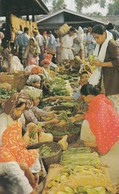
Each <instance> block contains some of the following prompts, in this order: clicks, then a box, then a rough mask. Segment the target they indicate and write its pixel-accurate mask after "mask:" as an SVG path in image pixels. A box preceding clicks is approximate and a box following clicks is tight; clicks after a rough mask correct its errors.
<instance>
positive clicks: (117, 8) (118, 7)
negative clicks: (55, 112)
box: [108, 0, 119, 15]
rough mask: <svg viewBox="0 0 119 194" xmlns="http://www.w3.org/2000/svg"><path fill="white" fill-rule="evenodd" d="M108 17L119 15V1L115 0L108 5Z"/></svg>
mask: <svg viewBox="0 0 119 194" xmlns="http://www.w3.org/2000/svg"><path fill="white" fill-rule="evenodd" d="M108 15H119V0H114V2H113V4H111V3H110V4H109V5H108Z"/></svg>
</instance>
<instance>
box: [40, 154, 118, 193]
mask: <svg viewBox="0 0 119 194" xmlns="http://www.w3.org/2000/svg"><path fill="white" fill-rule="evenodd" d="M69 158H70V156H69ZM77 160H78V158H77ZM51 173H52V174H51ZM115 193H116V189H115V187H114V185H113V184H112V183H111V181H110V178H109V176H108V173H107V169H106V168H105V167H99V168H96V167H94V166H74V168H73V169H72V171H70V170H68V169H65V168H64V167H63V166H60V165H59V166H58V165H57V166H56V165H52V166H50V169H49V172H48V178H47V182H46V186H45V189H44V191H43V194H115Z"/></svg>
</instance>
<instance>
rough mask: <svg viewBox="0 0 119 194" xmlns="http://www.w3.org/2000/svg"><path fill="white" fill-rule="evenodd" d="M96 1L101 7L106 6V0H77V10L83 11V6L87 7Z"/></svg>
mask: <svg viewBox="0 0 119 194" xmlns="http://www.w3.org/2000/svg"><path fill="white" fill-rule="evenodd" d="M95 3H98V4H99V5H100V6H101V7H105V4H106V0H83V1H82V0H75V4H76V10H77V11H78V12H81V10H82V8H83V7H85V8H87V7H89V6H91V5H93V4H95Z"/></svg>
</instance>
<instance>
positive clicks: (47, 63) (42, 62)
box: [41, 59, 50, 65]
mask: <svg viewBox="0 0 119 194" xmlns="http://www.w3.org/2000/svg"><path fill="white" fill-rule="evenodd" d="M45 64H46V65H50V61H49V60H48V59H44V60H42V61H41V65H45Z"/></svg>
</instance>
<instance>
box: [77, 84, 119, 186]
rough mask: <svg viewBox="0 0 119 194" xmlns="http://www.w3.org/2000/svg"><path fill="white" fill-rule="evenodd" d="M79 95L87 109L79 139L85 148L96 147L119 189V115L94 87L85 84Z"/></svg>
mask: <svg viewBox="0 0 119 194" xmlns="http://www.w3.org/2000/svg"><path fill="white" fill-rule="evenodd" d="M81 94H82V97H83V99H84V101H85V102H86V103H88V107H89V108H88V112H87V113H86V115H84V119H85V120H84V122H83V124H82V129H81V136H80V139H81V140H83V142H84V144H85V145H86V146H90V147H97V149H98V152H100V154H101V161H102V164H103V165H106V166H108V168H109V175H110V178H111V180H112V181H113V182H114V183H116V184H118V187H119V168H118V161H119V151H118V150H119V114H118V113H117V112H116V111H115V109H114V107H113V105H112V103H111V101H110V100H108V98H106V97H105V95H104V94H100V92H99V89H97V88H96V87H93V86H92V85H90V84H86V85H84V86H82V88H81Z"/></svg>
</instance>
